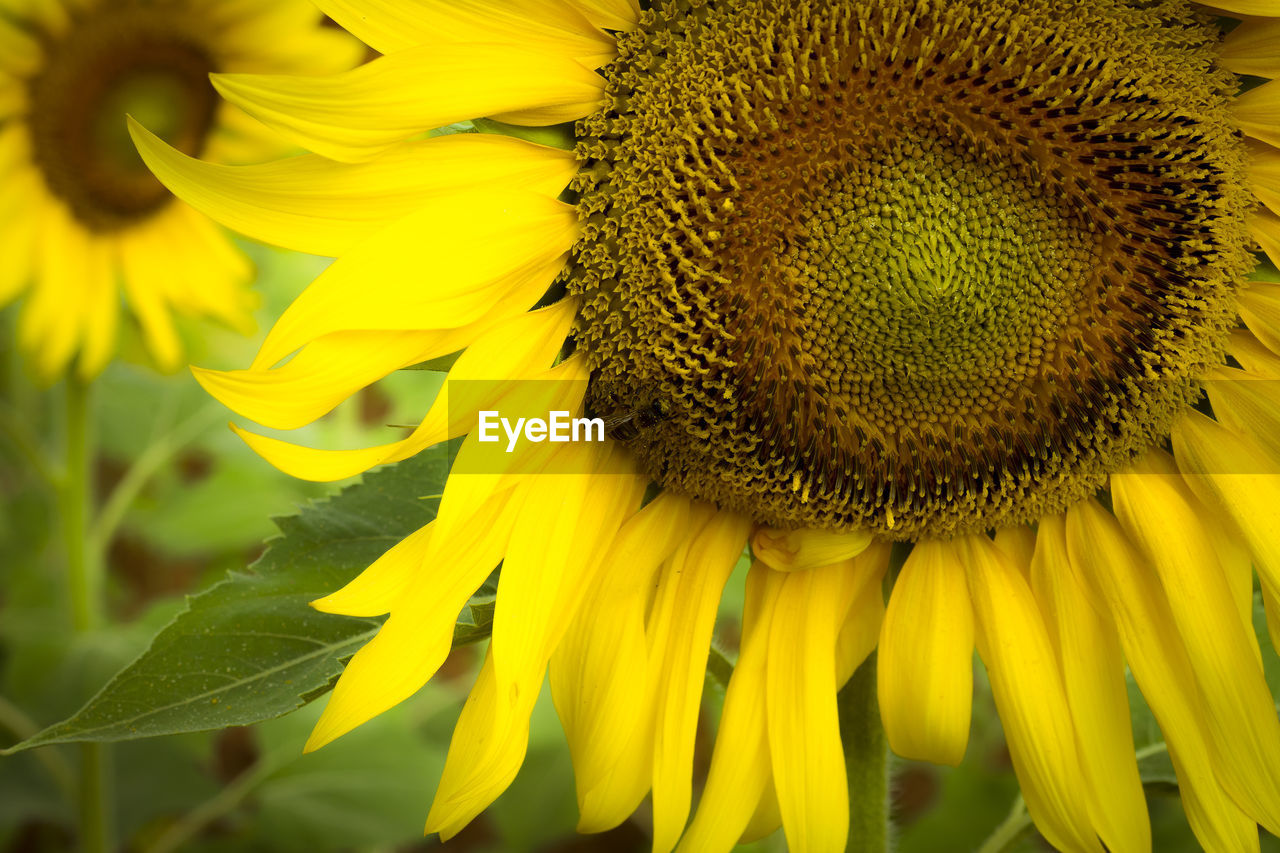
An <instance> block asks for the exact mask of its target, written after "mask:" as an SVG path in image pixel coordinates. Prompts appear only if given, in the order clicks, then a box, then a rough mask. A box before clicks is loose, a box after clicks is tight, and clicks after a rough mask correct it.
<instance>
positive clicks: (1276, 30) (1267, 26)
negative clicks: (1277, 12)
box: [1219, 18, 1280, 77]
mask: <svg viewBox="0 0 1280 853" xmlns="http://www.w3.org/2000/svg"><path fill="white" fill-rule="evenodd" d="M1219 56H1220V59H1221V62H1222V66H1223V67H1224V68H1226V69H1228V70H1230V71H1234V72H1235V73H1236V74H1252V75H1254V76H1257V77H1280V18H1272V19H1267V18H1256V19H1250V20H1247V21H1244V22H1242V23H1241V24H1240V26H1238V27H1236V28H1235V29H1234V30H1232V31H1231V32H1230V33H1228V34H1227V37H1226V38H1225V39H1224V40H1223V42H1222V48H1221V53H1220V54H1219Z"/></svg>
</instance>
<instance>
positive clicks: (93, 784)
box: [62, 376, 110, 853]
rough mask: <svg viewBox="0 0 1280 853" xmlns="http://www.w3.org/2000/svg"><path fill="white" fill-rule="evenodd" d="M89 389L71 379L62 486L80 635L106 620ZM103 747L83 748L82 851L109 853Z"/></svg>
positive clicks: (70, 586)
mask: <svg viewBox="0 0 1280 853" xmlns="http://www.w3.org/2000/svg"><path fill="white" fill-rule="evenodd" d="M89 390H90V389H89V385H88V384H87V383H85V382H82V381H80V380H79V379H77V378H76V377H74V376H68V377H67V421H66V429H67V458H66V482H65V484H64V487H63V500H62V519H63V537H64V543H65V548H66V559H67V597H68V599H69V601H70V603H71V624H72V626H74V628H75V630H76V633H77V634H85V633H87V632H89V631H92V630H93V629H95V628H96V627H98V625H99V624H100V623H101V621H102V560H101V555H100V553H99V552H98V550H97V549H96V548H92V547H90V543H89V502H90V496H91V495H92V494H93V468H92V464H93V452H92V450H91V449H90V435H89V432H90V430H89ZM106 762H107V756H106V751H105V748H104V747H103V746H102V745H101V744H96V743H85V744H81V745H80V791H79V794H80V797H79V800H80V849H81V850H83V851H85V853H106V851H107V850H108V849H110V841H109V830H108V828H107V825H108V824H107V785H106V775H107V773H106Z"/></svg>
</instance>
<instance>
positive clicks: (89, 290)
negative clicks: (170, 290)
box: [68, 238, 120, 381]
mask: <svg viewBox="0 0 1280 853" xmlns="http://www.w3.org/2000/svg"><path fill="white" fill-rule="evenodd" d="M89 251H90V255H89V259H88V263H87V264H86V265H85V270H84V272H85V277H84V279H83V280H82V281H81V282H80V290H81V294H80V296H79V298H78V299H76V300H75V301H76V302H78V303H79V306H78V307H79V309H80V310H82V311H83V312H84V339H83V343H82V347H81V350H80V361H79V364H78V365H77V372H78V373H79V374H80V378H81V379H83V380H86V381H88V380H91V379H93V378H94V377H95V376H97V375H98V374H99V373H101V372H102V370H103V368H105V367H106V366H107V362H109V361H110V360H111V356H112V353H114V352H115V345H116V329H117V327H118V325H119V323H120V292H119V290H118V289H117V287H116V277H117V263H118V262H117V258H118V253H117V252H116V251H115V245H114V242H113V241H110V240H106V239H102V238H97V239H94V240H93V241H91V243H90V250H89ZM68 296H70V294H68ZM73 298H74V297H73Z"/></svg>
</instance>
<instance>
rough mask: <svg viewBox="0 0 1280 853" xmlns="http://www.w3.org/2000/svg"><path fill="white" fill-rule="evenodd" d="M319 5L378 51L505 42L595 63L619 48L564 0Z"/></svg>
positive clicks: (345, 0) (340, 0) (325, 0)
mask: <svg viewBox="0 0 1280 853" xmlns="http://www.w3.org/2000/svg"><path fill="white" fill-rule="evenodd" d="M316 5H318V6H319V7H320V9H321V10H322V11H323V12H324V13H325V14H327V15H328V16H329V17H331V18H333V19H334V20H335V21H337V22H338V23H339V24H341V25H342V27H343V29H345V30H347V31H348V32H350V33H351V34H352V35H354V36H356V37H357V38H359V39H360V40H361V41H363V42H364V43H365V44H367V45H369V46H370V47H372V48H373V49H374V50H377V51H378V52H379V53H394V52H396V51H400V50H405V49H408V48H411V47H415V46H418V45H439V44H486V43H505V44H511V45H527V46H535V47H537V48H539V49H542V50H545V51H546V52H547V53H551V54H560V55H563V56H570V57H573V58H575V59H581V60H585V61H587V62H589V63H591V64H592V65H593V66H595V65H601V64H603V63H604V62H607V61H608V59H609V58H610V57H611V56H612V55H613V53H614V50H615V48H614V42H613V39H611V38H609V37H608V36H606V35H605V34H604V33H602V32H601V31H600V30H599V29H597V28H596V27H593V26H592V25H591V23H590V21H588V20H587V18H585V17H584V16H583V15H582V13H581V12H579V11H578V10H577V9H575V8H574V6H573V4H570V3H565V2H561V0H462V2H458V0H451V2H442V0H426V2H416V3H406V2H404V0H359V2H353V0H320V2H318V3H317V4H316Z"/></svg>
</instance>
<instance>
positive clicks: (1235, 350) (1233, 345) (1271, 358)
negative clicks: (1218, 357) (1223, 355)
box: [1217, 328, 1280, 379]
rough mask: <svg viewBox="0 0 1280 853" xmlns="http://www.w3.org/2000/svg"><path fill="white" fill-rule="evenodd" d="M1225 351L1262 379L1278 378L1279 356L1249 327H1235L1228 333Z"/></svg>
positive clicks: (1279, 377)
mask: <svg viewBox="0 0 1280 853" xmlns="http://www.w3.org/2000/svg"><path fill="white" fill-rule="evenodd" d="M1277 346H1280V342H1277ZM1227 352H1228V353H1230V355H1231V357H1232V358H1234V359H1235V360H1236V361H1238V362H1240V366H1241V367H1243V368H1244V369H1245V370H1247V371H1249V372H1250V373H1256V374H1258V375H1259V376H1261V377H1262V378H1264V379H1280V358H1278V357H1277V355H1276V353H1275V352H1274V351H1272V350H1271V349H1269V348H1268V346H1267V345H1266V344H1264V343H1263V342H1262V341H1260V340H1259V339H1258V337H1257V335H1255V334H1254V333H1253V332H1252V331H1250V330H1249V329H1239V328H1237V329H1232V330H1231V331H1230V332H1229V333H1228V335H1227ZM1217 369H1219V370H1220V369H1221V368H1217Z"/></svg>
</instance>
